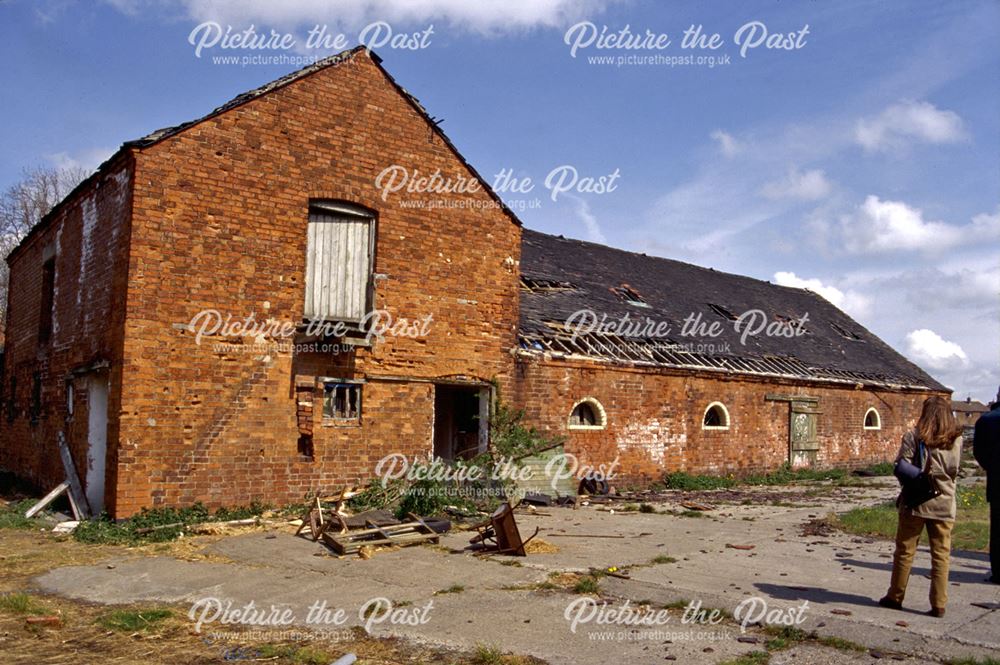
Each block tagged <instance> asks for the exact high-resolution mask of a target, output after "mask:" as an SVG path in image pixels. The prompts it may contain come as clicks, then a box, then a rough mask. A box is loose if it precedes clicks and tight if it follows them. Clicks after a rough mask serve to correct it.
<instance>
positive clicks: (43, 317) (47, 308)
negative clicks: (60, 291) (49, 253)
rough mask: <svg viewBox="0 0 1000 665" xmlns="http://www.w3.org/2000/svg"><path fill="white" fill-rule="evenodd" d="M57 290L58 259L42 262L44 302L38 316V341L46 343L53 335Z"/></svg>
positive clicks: (53, 258)
mask: <svg viewBox="0 0 1000 665" xmlns="http://www.w3.org/2000/svg"><path fill="white" fill-rule="evenodd" d="M55 292H56V259H55V257H54V256H53V257H52V258H51V259H49V260H48V261H46V262H45V263H43V264H42V301H41V302H42V304H41V310H40V312H39V318H38V341H39V343H41V344H45V343H46V342H48V341H49V339H51V337H52V310H53V305H54V304H55Z"/></svg>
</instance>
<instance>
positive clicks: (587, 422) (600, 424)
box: [568, 397, 608, 429]
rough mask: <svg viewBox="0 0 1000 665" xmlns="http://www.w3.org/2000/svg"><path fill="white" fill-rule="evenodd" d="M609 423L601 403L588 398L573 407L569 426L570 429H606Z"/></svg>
mask: <svg viewBox="0 0 1000 665" xmlns="http://www.w3.org/2000/svg"><path fill="white" fill-rule="evenodd" d="M607 422H608V417H607V414H606V413H605V412H604V407H603V406H601V403H600V402H598V401H597V400H596V399H594V398H593V397H587V398H586V399H582V400H580V401H579V402H577V403H576V404H574V405H573V409H572V410H571V411H570V414H569V423H568V426H569V428H570V429H604V427H605V426H606V425H607Z"/></svg>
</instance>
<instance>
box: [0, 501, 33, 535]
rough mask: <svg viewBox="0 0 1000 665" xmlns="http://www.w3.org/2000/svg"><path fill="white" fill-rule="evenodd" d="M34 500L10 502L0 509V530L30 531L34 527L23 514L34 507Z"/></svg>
mask: <svg viewBox="0 0 1000 665" xmlns="http://www.w3.org/2000/svg"><path fill="white" fill-rule="evenodd" d="M35 503H36V502H35V500H34V499H24V500H22V501H12V502H10V503H8V504H6V505H5V506H3V507H2V508H0V529H32V528H34V527H35V526H36V525H35V524H34V523H33V522H32V521H31V520H30V519H28V518H27V517H25V516H24V513H25V512H26V511H27V510H28V508H31V507H32V506H33V505H35Z"/></svg>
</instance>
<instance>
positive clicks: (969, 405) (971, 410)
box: [951, 397, 990, 427]
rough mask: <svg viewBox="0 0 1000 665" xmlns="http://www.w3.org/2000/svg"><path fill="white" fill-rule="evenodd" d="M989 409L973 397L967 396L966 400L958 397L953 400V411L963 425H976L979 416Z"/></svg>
mask: <svg viewBox="0 0 1000 665" xmlns="http://www.w3.org/2000/svg"><path fill="white" fill-rule="evenodd" d="M989 410H990V409H989V407H987V406H986V405H985V404H983V403H982V402H977V401H976V400H974V399H972V398H971V397H966V398H965V401H964V402H963V401H962V400H957V399H953V400H952V401H951V412H952V413H954V414H955V419H956V420H957V421H958V424H959V425H961V426H962V427H975V425H976V421H977V420H979V416H981V415H983V414H984V413H986V412H987V411H989Z"/></svg>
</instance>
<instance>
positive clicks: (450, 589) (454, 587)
mask: <svg viewBox="0 0 1000 665" xmlns="http://www.w3.org/2000/svg"><path fill="white" fill-rule="evenodd" d="M463 591H465V587H464V586H462V585H461V584H452V585H451V586H450V587H448V588H447V589H441V590H440V591H437V592H435V595H441V594H443V593H462V592H463Z"/></svg>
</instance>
